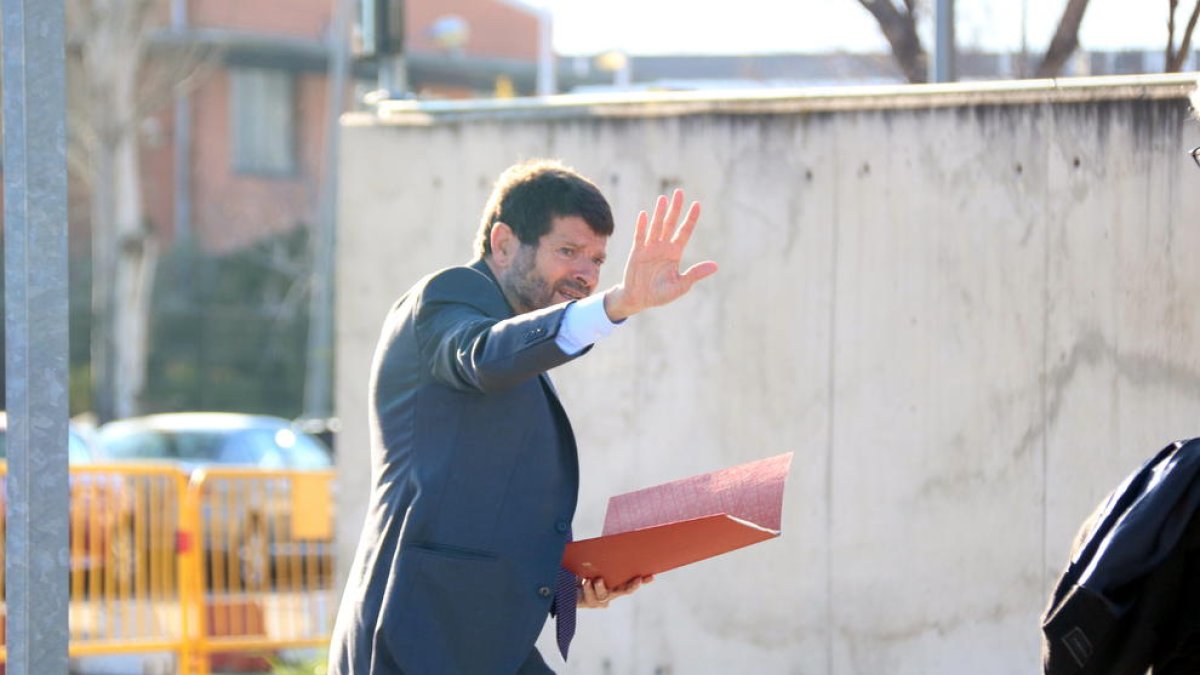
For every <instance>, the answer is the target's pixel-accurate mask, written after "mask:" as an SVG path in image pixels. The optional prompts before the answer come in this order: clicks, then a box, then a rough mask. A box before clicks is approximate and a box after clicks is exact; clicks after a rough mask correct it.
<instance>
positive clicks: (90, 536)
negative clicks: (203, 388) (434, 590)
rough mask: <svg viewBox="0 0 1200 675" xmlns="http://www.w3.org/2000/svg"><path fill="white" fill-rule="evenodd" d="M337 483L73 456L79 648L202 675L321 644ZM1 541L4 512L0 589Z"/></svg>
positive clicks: (73, 623)
mask: <svg viewBox="0 0 1200 675" xmlns="http://www.w3.org/2000/svg"><path fill="white" fill-rule="evenodd" d="M3 472H4V467H3V466H2V465H0V475H2V474H3ZM332 481H333V473H332V472H328V471H323V472H311V471H306V472H295V471H259V470H253V469H206V470H198V471H196V472H194V473H193V474H192V475H190V476H189V475H187V474H186V473H184V472H183V471H180V470H177V469H173V468H171V467H165V466H158V465H141V464H139V465H132V464H112V465H86V466H72V467H71V476H70V487H71V490H70V492H71V505H70V515H69V519H70V520H69V522H70V533H69V538H70V547H71V556H70V575H69V584H70V607H69V610H68V620H69V622H70V627H69V635H70V643H69V650H70V654H71V656H73V657H86V656H88V655H100V654H139V653H157V652H171V653H174V654H175V655H176V663H177V672H179V673H180V674H181V675H204V674H206V673H208V672H209V670H210V668H209V666H210V663H211V661H212V658H213V657H214V655H219V654H228V653H242V654H271V653H274V652H277V651H278V650H281V649H289V648H300V647H321V646H324V645H325V644H326V643H327V641H328V637H329V632H330V630H331V629H332V617H333V612H334V605H333V603H334V600H335V598H334V589H333V580H334V568H333V564H334V561H333V542H332V527H333V508H332V496H331V492H332ZM3 547H4V519H3V518H2V517H0V599H2V597H3V596H2V591H3V585H4V577H3V573H4V566H3V553H4V548H3ZM3 617H4V614H3V613H0V637H3V633H4V622H3ZM5 657H6V654H5V653H4V652H3V651H0V661H3V660H4V658H5Z"/></svg>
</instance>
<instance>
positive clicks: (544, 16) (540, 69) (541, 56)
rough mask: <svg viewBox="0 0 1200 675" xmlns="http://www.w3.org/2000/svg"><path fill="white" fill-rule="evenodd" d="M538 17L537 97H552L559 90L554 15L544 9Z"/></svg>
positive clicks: (540, 10)
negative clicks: (555, 55)
mask: <svg viewBox="0 0 1200 675" xmlns="http://www.w3.org/2000/svg"><path fill="white" fill-rule="evenodd" d="M537 15H538V65H537V95H538V96H551V95H553V94H554V93H555V90H556V89H557V82H556V77H555V72H554V15H553V14H552V13H551V12H550V10H548V9H545V8H542V9H539V10H538V11H537Z"/></svg>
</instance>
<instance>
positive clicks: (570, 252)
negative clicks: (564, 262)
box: [558, 247, 575, 258]
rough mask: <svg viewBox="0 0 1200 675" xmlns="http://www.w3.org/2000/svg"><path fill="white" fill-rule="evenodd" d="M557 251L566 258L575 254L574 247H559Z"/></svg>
mask: <svg viewBox="0 0 1200 675" xmlns="http://www.w3.org/2000/svg"><path fill="white" fill-rule="evenodd" d="M558 252H559V253H561V254H563V255H565V256H567V257H568V258H571V257H574V255H575V249H572V248H565V247H564V248H560V249H558Z"/></svg>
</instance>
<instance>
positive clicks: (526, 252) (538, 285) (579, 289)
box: [499, 244, 591, 314]
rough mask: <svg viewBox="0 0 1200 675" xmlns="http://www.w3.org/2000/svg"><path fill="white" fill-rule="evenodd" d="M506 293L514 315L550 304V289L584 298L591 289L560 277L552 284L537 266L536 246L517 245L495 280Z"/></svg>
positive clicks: (552, 296) (552, 294)
mask: <svg viewBox="0 0 1200 675" xmlns="http://www.w3.org/2000/svg"><path fill="white" fill-rule="evenodd" d="M499 281H500V285H501V287H503V288H504V289H505V292H506V295H508V296H509V298H510V299H511V300H512V301H513V302H514V305H515V306H514V307H513V311H515V312H517V313H518V314H521V313H524V312H532V311H534V310H538V309H544V308H546V307H549V306H550V305H552V304H554V292H555V290H560V291H562V292H563V293H564V295H568V296H571V295H574V296H579V297H586V296H588V295H589V294H590V293H591V289H589V288H587V287H585V286H583V285H581V284H578V283H575V282H572V281H570V280H567V279H563V280H562V281H560V282H559V283H558V284H557V285H556V286H551V285H550V282H549V281H547V280H546V278H545V277H544V276H542V274H541V273H540V272H538V269H537V247H536V246H529V245H526V244H521V245H520V246H519V247H518V248H517V255H516V257H514V258H513V262H512V265H511V266H510V267H509V268H508V271H507V272H505V273H504V274H503V275H502V276H501V278H500V279H499Z"/></svg>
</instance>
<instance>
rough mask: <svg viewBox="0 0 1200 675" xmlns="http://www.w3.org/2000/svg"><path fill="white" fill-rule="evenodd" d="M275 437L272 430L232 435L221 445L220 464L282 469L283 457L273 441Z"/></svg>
mask: <svg viewBox="0 0 1200 675" xmlns="http://www.w3.org/2000/svg"><path fill="white" fill-rule="evenodd" d="M273 435H274V434H273V433H272V430H270V429H247V430H245V431H239V432H237V433H234V434H230V435H229V436H228V437H227V438H226V439H225V442H224V443H222V444H221V454H220V462H221V463H222V464H246V465H249V466H257V467H260V468H263V469H282V468H283V456H282V455H281V454H280V452H279V448H277V447H276V446H275V442H274V441H273V440H272V436H273Z"/></svg>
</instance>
